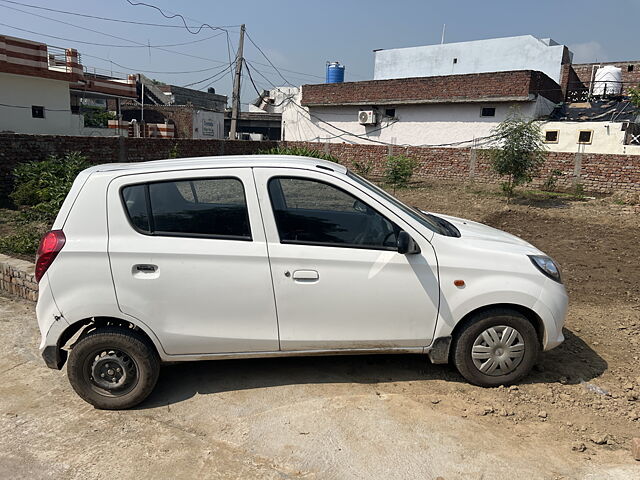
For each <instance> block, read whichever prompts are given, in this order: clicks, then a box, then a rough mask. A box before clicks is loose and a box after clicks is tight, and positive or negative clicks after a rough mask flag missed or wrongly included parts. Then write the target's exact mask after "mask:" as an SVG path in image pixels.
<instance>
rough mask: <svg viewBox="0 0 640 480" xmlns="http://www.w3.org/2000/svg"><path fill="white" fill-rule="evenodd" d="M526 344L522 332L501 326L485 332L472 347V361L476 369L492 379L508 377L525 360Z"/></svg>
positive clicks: (490, 328)
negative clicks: (502, 376)
mask: <svg viewBox="0 0 640 480" xmlns="http://www.w3.org/2000/svg"><path fill="white" fill-rule="evenodd" d="M524 352H525V344H524V340H523V338H522V335H521V334H520V332H518V331H517V330H516V329H515V328H513V327H508V326H506V325H499V326H495V327H489V328H487V329H486V330H484V331H483V332H482V333H480V335H478V337H477V338H476V340H475V341H474V342H473V347H471V359H472V360H473V364H474V365H475V366H476V368H477V369H478V370H479V371H480V372H482V373H484V374H485V375H489V376H492V377H498V376H501V375H508V374H509V373H511V372H513V371H514V370H515V369H516V368H518V365H520V363H521V362H522V360H523V358H524Z"/></svg>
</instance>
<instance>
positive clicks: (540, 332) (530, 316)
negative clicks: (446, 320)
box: [451, 303, 544, 347]
mask: <svg viewBox="0 0 640 480" xmlns="http://www.w3.org/2000/svg"><path fill="white" fill-rule="evenodd" d="M495 309H503V310H512V311H514V312H517V313H519V314H521V315H522V316H523V317H525V318H526V319H527V320H529V322H531V324H532V325H533V327H534V328H535V329H536V334H537V336H538V341H539V342H540V346H541V347H542V344H543V341H544V322H543V321H542V318H540V316H539V315H538V314H537V313H536V312H535V311H533V310H532V309H531V308H529V307H525V306H524V305H518V304H515V303H495V304H492V305H483V306H482V307H478V308H476V309H474V310H472V311H470V312H468V313H467V314H466V315H465V316H464V317H462V319H460V321H459V322H458V323H457V324H456V326H455V327H454V328H453V331H452V332H451V338H452V339H453V342H454V343H455V341H456V340H457V338H458V337H459V336H460V333H461V332H462V331H463V330H464V329H465V328H466V327H467V326H468V325H469V324H470V323H472V322H473V319H474V317H476V316H477V315H479V314H481V313H484V312H486V311H488V310H495Z"/></svg>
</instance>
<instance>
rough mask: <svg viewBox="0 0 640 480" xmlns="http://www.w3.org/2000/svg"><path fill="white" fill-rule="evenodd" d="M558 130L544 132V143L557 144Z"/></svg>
mask: <svg viewBox="0 0 640 480" xmlns="http://www.w3.org/2000/svg"><path fill="white" fill-rule="evenodd" d="M558 136H559V132H558V130H546V131H545V132H544V143H558Z"/></svg>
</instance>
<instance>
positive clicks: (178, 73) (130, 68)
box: [82, 53, 220, 75]
mask: <svg viewBox="0 0 640 480" xmlns="http://www.w3.org/2000/svg"><path fill="white" fill-rule="evenodd" d="M82 56H83V57H89V58H96V59H98V60H102V61H103V62H109V63H112V64H114V65H116V66H118V67H120V68H124V69H125V70H128V72H117V73H131V72H143V73H161V74H165V75H182V74H187V73H202V72H210V71H211V70H216V69H218V68H220V67H219V66H218V67H210V68H201V69H199V70H185V71H175V70H172V71H161V70H144V69H140V68H137V67H135V68H134V67H127V66H126V65H121V64H119V63H117V62H114V61H113V60H111V59H109V58H103V57H98V56H96V55H89V54H88V53H83V54H82Z"/></svg>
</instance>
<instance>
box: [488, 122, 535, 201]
mask: <svg viewBox="0 0 640 480" xmlns="http://www.w3.org/2000/svg"><path fill="white" fill-rule="evenodd" d="M492 133H493V135H494V137H495V140H496V142H497V143H498V147H497V148H495V149H493V150H491V152H490V157H491V167H492V168H493V171H494V172H496V173H497V174H498V175H502V176H507V181H506V182H503V183H502V190H503V191H504V192H505V194H506V195H507V201H509V199H510V198H511V197H512V196H513V191H514V189H515V187H517V186H518V185H522V184H523V183H527V182H530V181H531V180H532V178H533V176H534V175H535V174H536V173H537V172H538V170H539V169H540V167H541V166H542V164H543V163H544V160H545V154H544V152H545V147H544V144H543V143H542V134H541V132H540V125H539V124H538V123H537V122H536V121H535V120H525V119H523V118H522V117H521V116H520V115H519V114H518V113H517V112H515V111H512V112H511V113H510V114H509V116H507V118H506V119H505V120H503V121H502V122H501V123H500V124H499V125H498V126H497V127H496V128H495V129H494V130H493V132H492Z"/></svg>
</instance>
